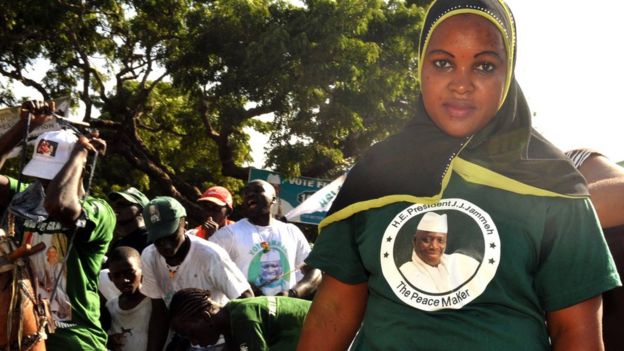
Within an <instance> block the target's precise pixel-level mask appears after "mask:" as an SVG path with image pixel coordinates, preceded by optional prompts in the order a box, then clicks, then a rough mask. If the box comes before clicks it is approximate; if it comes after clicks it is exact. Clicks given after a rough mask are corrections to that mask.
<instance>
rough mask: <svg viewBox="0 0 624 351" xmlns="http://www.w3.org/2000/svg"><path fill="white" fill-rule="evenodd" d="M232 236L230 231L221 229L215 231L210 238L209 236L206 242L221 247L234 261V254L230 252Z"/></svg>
mask: <svg viewBox="0 0 624 351" xmlns="http://www.w3.org/2000/svg"><path fill="white" fill-rule="evenodd" d="M233 236H234V234H233V233H232V232H231V231H230V229H229V228H225V227H223V228H221V229H219V230H217V231H216V232H215V233H214V234H213V235H212V236H210V238H208V241H211V242H213V243H215V244H217V245H219V246H221V247H222V248H223V249H224V250H225V252H227V254H228V255H230V257H232V259H236V257H235V256H234V255H235V254H236V253H235V252H233V250H232V238H233Z"/></svg>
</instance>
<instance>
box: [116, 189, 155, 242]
mask: <svg viewBox="0 0 624 351" xmlns="http://www.w3.org/2000/svg"><path fill="white" fill-rule="evenodd" d="M108 199H109V203H110V205H111V207H112V208H113V211H115V216H116V217H117V225H116V226H115V239H114V240H113V242H112V243H111V244H110V247H109V249H108V251H112V250H114V249H115V248H117V247H120V246H130V247H132V248H134V249H135V250H137V251H138V252H139V253H141V252H143V249H144V248H145V247H146V246H147V229H146V228H145V221H144V219H143V209H144V208H145V205H147V203H148V202H149V199H148V198H147V196H145V195H144V194H143V193H142V192H141V191H139V190H138V189H136V188H134V187H129V188H128V189H126V190H121V191H113V192H110V193H109V194H108Z"/></svg>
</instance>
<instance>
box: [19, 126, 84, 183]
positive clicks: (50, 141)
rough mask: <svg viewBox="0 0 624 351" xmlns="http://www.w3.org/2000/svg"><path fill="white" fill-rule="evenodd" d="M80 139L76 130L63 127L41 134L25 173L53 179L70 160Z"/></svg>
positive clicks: (23, 172)
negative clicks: (75, 132)
mask: <svg viewBox="0 0 624 351" xmlns="http://www.w3.org/2000/svg"><path fill="white" fill-rule="evenodd" d="M76 141H78V137H77V136H76V134H74V132H72V131H70V130H67V129H62V130H55V131H52V132H47V133H43V134H41V135H39V137H37V140H36V141H35V150H34V152H33V157H32V159H30V161H29V162H28V164H26V167H24V170H23V171H22V174H23V175H26V176H31V177H36V178H41V179H53V178H54V177H55V176H56V174H57V173H58V172H59V171H60V170H61V168H63V166H64V165H65V163H67V161H69V158H70V156H71V152H72V149H73V148H74V145H75V144H76Z"/></svg>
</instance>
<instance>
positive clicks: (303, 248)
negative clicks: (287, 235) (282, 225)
mask: <svg viewBox="0 0 624 351" xmlns="http://www.w3.org/2000/svg"><path fill="white" fill-rule="evenodd" d="M289 227H290V228H289V229H290V231H291V232H292V235H293V236H294V237H295V239H296V242H297V256H296V258H295V265H296V266H297V267H300V266H301V265H302V264H303V263H304V260H305V259H306V257H308V255H309V254H310V251H311V250H312V249H310V243H308V239H306V237H305V235H303V233H302V232H301V230H300V229H299V228H298V227H297V226H296V225H294V224H289Z"/></svg>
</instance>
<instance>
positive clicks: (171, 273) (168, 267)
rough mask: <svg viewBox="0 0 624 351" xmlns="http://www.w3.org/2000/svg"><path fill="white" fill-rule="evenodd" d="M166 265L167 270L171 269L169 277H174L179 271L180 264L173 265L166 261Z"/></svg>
mask: <svg viewBox="0 0 624 351" xmlns="http://www.w3.org/2000/svg"><path fill="white" fill-rule="evenodd" d="M165 266H167V270H168V271H169V279H173V277H175V275H176V273H177V272H178V269H180V265H177V266H173V267H171V266H170V265H168V264H167V263H166V262H165Z"/></svg>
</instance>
